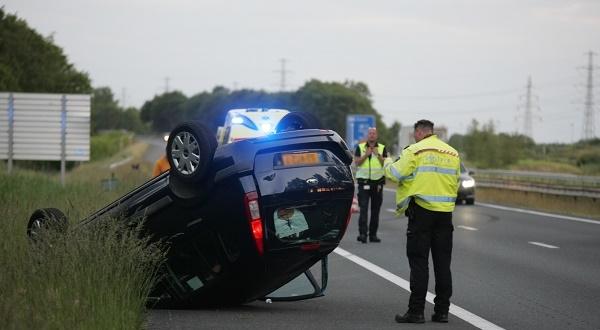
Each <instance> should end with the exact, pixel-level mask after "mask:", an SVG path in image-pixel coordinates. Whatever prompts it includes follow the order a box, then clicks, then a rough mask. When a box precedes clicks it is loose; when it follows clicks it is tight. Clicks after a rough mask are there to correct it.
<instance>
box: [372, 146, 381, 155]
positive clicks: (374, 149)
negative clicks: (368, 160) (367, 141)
mask: <svg viewBox="0 0 600 330" xmlns="http://www.w3.org/2000/svg"><path fill="white" fill-rule="evenodd" d="M371 152H372V153H373V154H374V155H375V156H379V150H377V148H375V147H371Z"/></svg>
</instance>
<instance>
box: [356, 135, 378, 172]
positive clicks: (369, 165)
mask: <svg viewBox="0 0 600 330" xmlns="http://www.w3.org/2000/svg"><path fill="white" fill-rule="evenodd" d="M358 147H359V150H360V154H361V156H362V155H364V154H365V153H366V152H367V143H366V142H363V143H361V144H359V145H358ZM384 149H385V145H383V144H381V143H378V144H377V151H378V152H379V154H380V155H382V156H383V150H384ZM383 174H384V173H383V166H382V165H381V163H380V162H379V159H378V158H377V157H371V158H370V159H369V158H368V157H367V159H365V161H364V162H363V163H362V164H360V165H359V166H357V169H356V178H357V179H368V180H379V179H381V178H382V177H383Z"/></svg>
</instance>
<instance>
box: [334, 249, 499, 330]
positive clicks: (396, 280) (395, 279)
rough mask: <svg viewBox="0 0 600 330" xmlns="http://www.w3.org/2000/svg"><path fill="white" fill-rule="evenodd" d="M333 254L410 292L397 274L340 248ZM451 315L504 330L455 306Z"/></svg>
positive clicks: (405, 281) (429, 300)
mask: <svg viewBox="0 0 600 330" xmlns="http://www.w3.org/2000/svg"><path fill="white" fill-rule="evenodd" d="M333 252H335V253H336V254H338V255H340V256H341V257H343V258H346V259H348V260H350V261H352V262H354V263H355V264H357V265H359V266H361V267H363V268H365V269H367V270H368V271H370V272H372V273H374V274H376V275H379V276H380V277H382V278H384V279H386V280H388V281H390V282H392V283H393V284H395V285H397V286H399V287H401V288H402V289H404V290H406V291H408V292H410V283H409V282H408V281H407V280H405V279H403V278H401V277H399V276H397V275H395V274H393V273H391V272H389V271H387V270H385V269H383V268H381V267H379V266H377V265H375V264H373V263H371V262H369V261H367V260H365V259H363V258H361V257H359V256H357V255H354V254H352V253H350V252H348V251H346V250H344V249H342V248H340V247H338V248H336V249H335V250H333ZM434 297H435V296H434V295H433V293H431V292H427V297H426V298H425V299H426V300H427V302H429V303H431V304H433V298H434ZM450 314H452V315H454V316H456V317H458V318H460V319H462V320H464V321H465V322H468V323H470V324H472V325H473V326H475V327H477V328H480V329H494V330H495V329H503V328H501V327H499V326H497V325H495V324H494V323H491V322H490V321H488V320H486V319H484V318H482V317H479V316H477V315H475V314H473V313H471V312H469V311H467V310H466V309H464V308H461V307H458V306H456V305H454V304H450Z"/></svg>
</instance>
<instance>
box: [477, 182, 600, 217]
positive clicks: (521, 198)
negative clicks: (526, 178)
mask: <svg viewBox="0 0 600 330" xmlns="http://www.w3.org/2000/svg"><path fill="white" fill-rule="evenodd" d="M476 201H477V202H483V203H492V204H498V205H506V206H511V207H518V208H524V209H530V210H536V211H543V212H550V213H558V214H564V215H571V216H580V217H586V218H593V219H598V220H600V201H599V200H598V199H595V198H589V197H569V196H557V195H550V194H541V193H536V192H524V191H516V190H507V189H495V188H484V187H477V190H476Z"/></svg>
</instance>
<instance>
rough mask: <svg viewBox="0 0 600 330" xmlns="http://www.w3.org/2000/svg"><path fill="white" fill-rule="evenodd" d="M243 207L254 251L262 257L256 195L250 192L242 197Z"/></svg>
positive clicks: (261, 240)
mask: <svg viewBox="0 0 600 330" xmlns="http://www.w3.org/2000/svg"><path fill="white" fill-rule="evenodd" d="M244 205H245V206H246V217H247V218H248V221H249V222H250V231H251V232H252V238H254V243H255V244H256V249H257V250H258V254H259V255H263V254H264V252H265V249H264V243H263V237H264V235H263V223H262V219H261V217H260V207H259V205H258V193H257V192H256V191H251V192H249V193H247V194H246V195H244Z"/></svg>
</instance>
